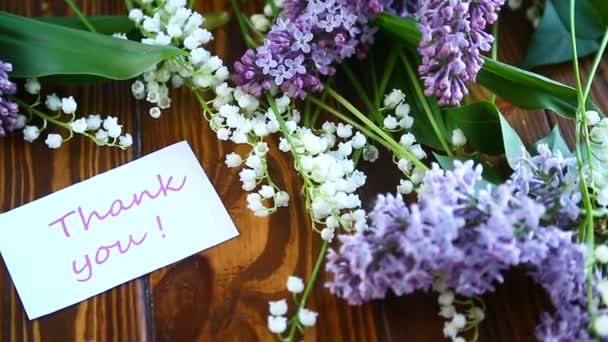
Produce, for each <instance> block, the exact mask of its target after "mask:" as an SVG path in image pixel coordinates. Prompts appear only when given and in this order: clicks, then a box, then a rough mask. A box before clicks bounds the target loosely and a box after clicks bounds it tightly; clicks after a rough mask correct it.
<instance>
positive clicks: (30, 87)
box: [25, 78, 40, 95]
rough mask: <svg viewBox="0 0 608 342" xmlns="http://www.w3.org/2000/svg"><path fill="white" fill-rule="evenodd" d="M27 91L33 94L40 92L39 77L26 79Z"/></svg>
mask: <svg viewBox="0 0 608 342" xmlns="http://www.w3.org/2000/svg"><path fill="white" fill-rule="evenodd" d="M25 91H27V92H28V93H30V94H32V95H36V94H38V93H39V92H40V82H39V81H38V79H37V78H28V79H27V80H26V81H25Z"/></svg>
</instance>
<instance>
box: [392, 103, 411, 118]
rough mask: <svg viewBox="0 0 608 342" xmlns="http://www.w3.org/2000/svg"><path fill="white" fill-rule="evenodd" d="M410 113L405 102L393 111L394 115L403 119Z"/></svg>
mask: <svg viewBox="0 0 608 342" xmlns="http://www.w3.org/2000/svg"><path fill="white" fill-rule="evenodd" d="M410 111H411V107H410V105H409V104H407V103H405V102H402V103H401V104H399V105H398V106H397V108H396V109H395V115H397V117H398V118H403V117H405V116H408V115H410Z"/></svg>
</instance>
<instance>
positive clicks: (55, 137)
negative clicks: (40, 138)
mask: <svg viewBox="0 0 608 342" xmlns="http://www.w3.org/2000/svg"><path fill="white" fill-rule="evenodd" d="M44 142H45V143H46V144H47V145H48V147H49V148H53V149H56V148H59V147H61V144H62V143H63V138H62V137H61V135H59V134H49V135H48V136H47V137H46V140H45V141H44Z"/></svg>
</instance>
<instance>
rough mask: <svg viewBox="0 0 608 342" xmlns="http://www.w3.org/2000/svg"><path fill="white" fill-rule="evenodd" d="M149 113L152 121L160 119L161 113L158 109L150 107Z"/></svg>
mask: <svg viewBox="0 0 608 342" xmlns="http://www.w3.org/2000/svg"><path fill="white" fill-rule="evenodd" d="M149 113H150V116H151V117H153V118H154V119H158V118H160V114H161V111H160V108H158V107H152V108H150V111H149Z"/></svg>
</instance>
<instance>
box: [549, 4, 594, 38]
mask: <svg viewBox="0 0 608 342" xmlns="http://www.w3.org/2000/svg"><path fill="white" fill-rule="evenodd" d="M575 1H576V0H575ZM602 1H604V0H602ZM546 2H547V3H549V2H551V3H552V5H553V6H554V8H555V11H556V12H557V15H558V16H559V18H560V20H561V21H562V22H563V23H564V25H565V26H566V27H567V28H568V32H570V0H547V1H546ZM589 5H590V4H589V3H588V2H587V1H584V0H583V1H576V6H575V7H574V23H575V24H576V37H577V38H583V39H600V38H602V35H603V34H604V30H603V29H602V25H601V24H600V23H599V21H598V20H597V19H596V17H595V16H594V15H593V8H592V7H591V6H589Z"/></svg>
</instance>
